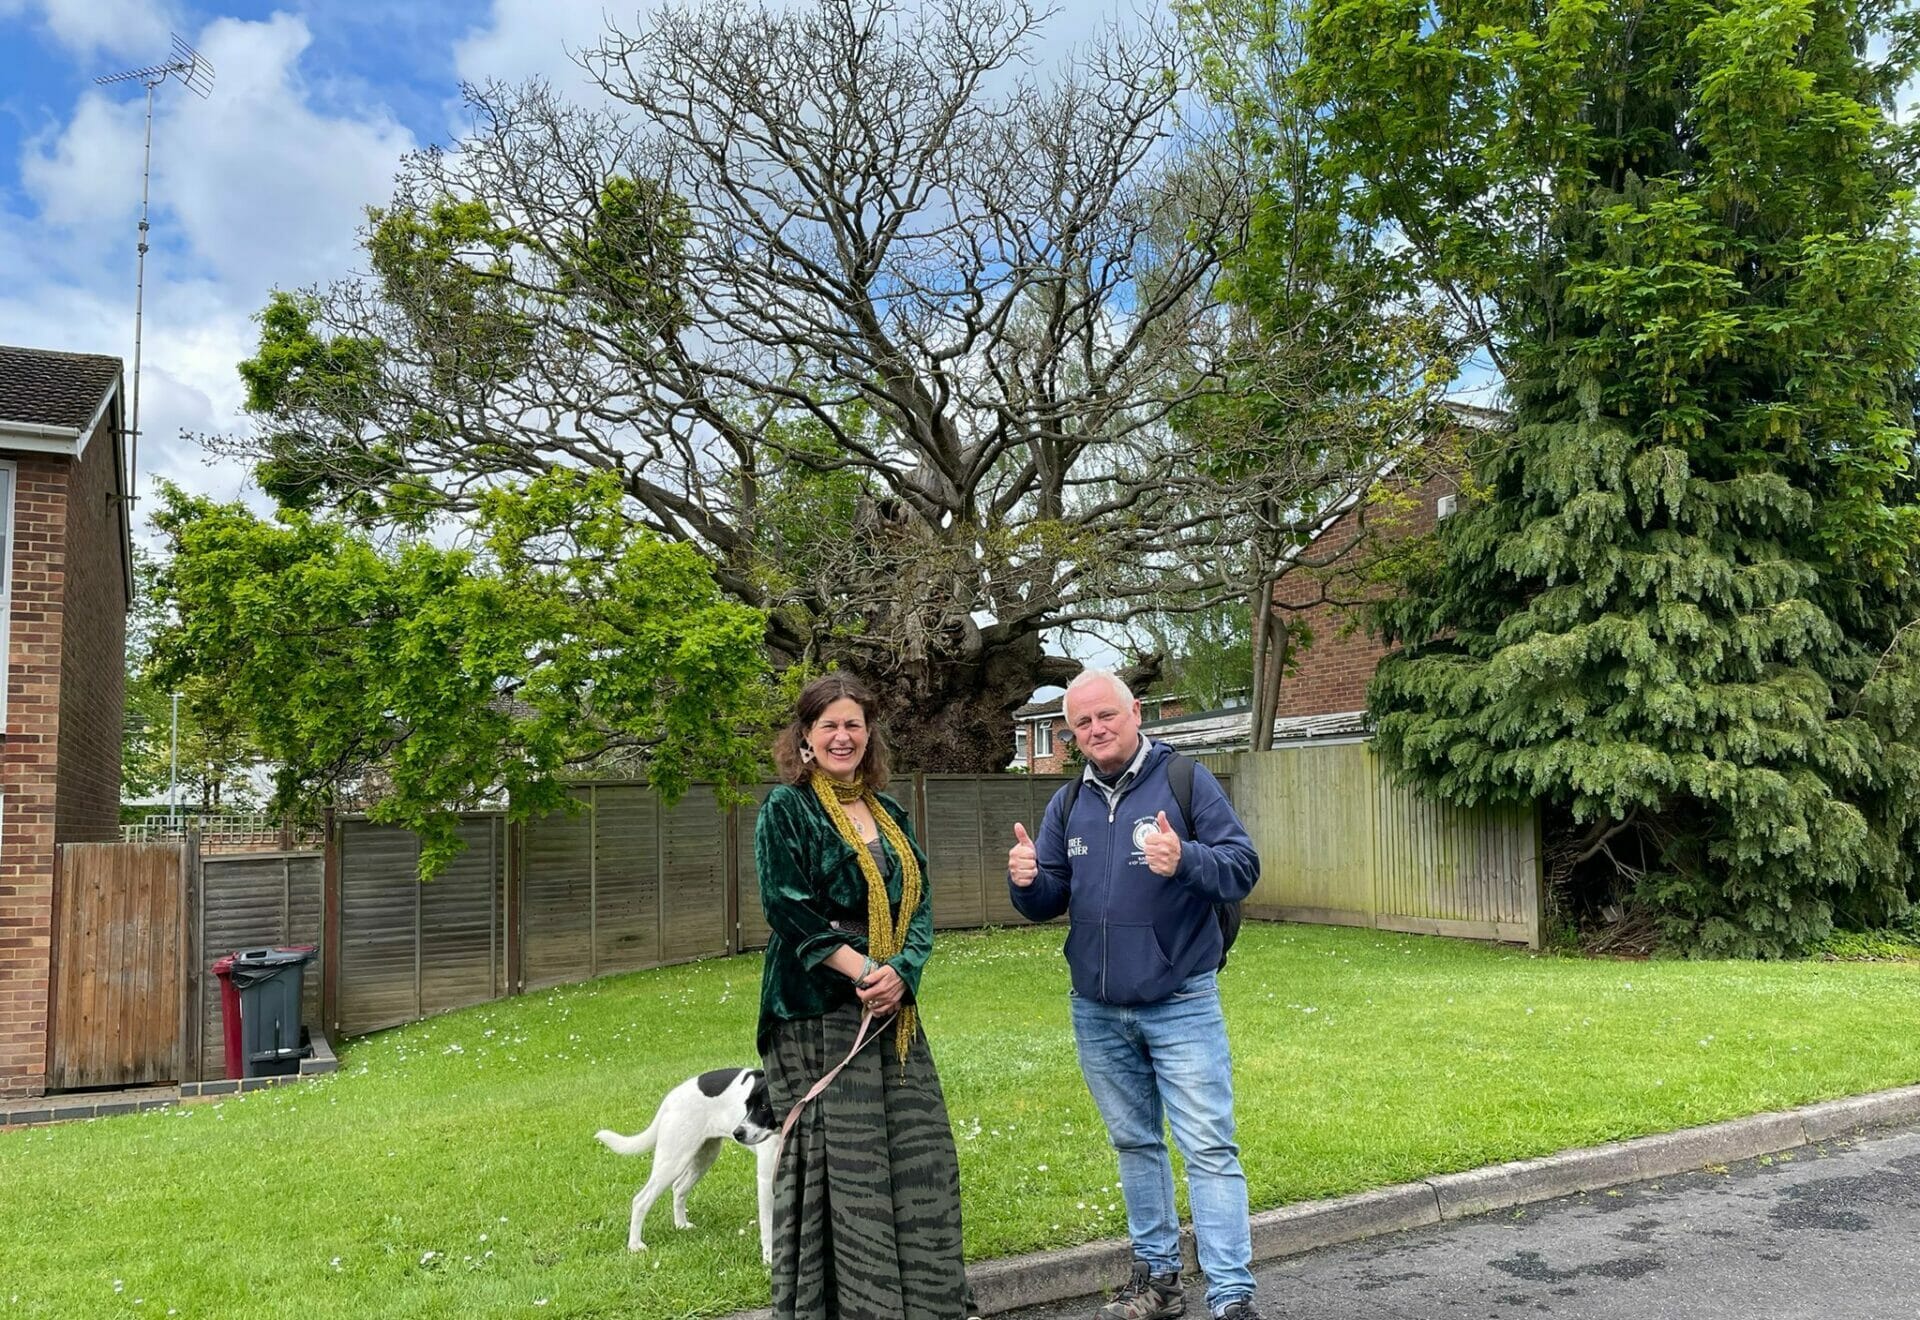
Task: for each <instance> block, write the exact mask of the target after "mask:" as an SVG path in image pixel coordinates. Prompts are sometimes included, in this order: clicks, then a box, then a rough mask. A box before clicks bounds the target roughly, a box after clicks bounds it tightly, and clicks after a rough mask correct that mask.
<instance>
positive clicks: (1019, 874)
mask: <svg viewBox="0 0 1920 1320" xmlns="http://www.w3.org/2000/svg"><path fill="white" fill-rule="evenodd" d="M1038 874H1040V861H1039V858H1038V857H1037V856H1036V855H1035V853H1034V851H1033V840H1032V839H1030V838H1028V837H1027V827H1026V826H1025V825H1022V824H1020V823H1019V822H1018V821H1015V822H1014V825H1013V847H1011V848H1009V849H1008V850H1007V876H1008V878H1010V879H1011V880H1012V881H1013V883H1015V884H1016V885H1019V886H1020V887H1021V888H1022V889H1025V888H1026V887H1027V886H1028V885H1030V884H1032V883H1033V878H1034V877H1035V876H1036V875H1038Z"/></svg>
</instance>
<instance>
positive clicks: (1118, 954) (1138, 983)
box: [1067, 922, 1180, 1004]
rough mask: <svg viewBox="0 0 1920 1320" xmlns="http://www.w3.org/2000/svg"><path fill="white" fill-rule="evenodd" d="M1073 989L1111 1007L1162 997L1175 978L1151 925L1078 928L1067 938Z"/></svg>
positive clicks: (1177, 981)
mask: <svg viewBox="0 0 1920 1320" xmlns="http://www.w3.org/2000/svg"><path fill="white" fill-rule="evenodd" d="M1067 965H1068V966H1069V967H1071V968H1072V969H1073V988H1074V990H1075V992H1076V993H1078V994H1080V995H1081V996H1083V997H1084V998H1088V999H1098V1000H1101V1001H1103V1002H1105V1003H1109V1004H1147V1003H1152V1002H1154V1001H1155V1000H1158V999H1163V998H1165V997H1166V996H1167V995H1168V994H1169V993H1171V991H1172V990H1173V989H1174V987H1175V986H1177V985H1178V984H1179V980H1180V977H1179V974H1178V973H1177V972H1175V971H1174V969H1173V964H1172V963H1171V962H1169V961H1168V960H1167V955H1166V953H1165V951H1164V950H1162V949H1161V947H1160V940H1159V938H1158V937H1157V936H1156V935H1155V934H1154V931H1153V926H1152V924H1151V923H1149V922H1130V923H1124V924H1122V923H1109V924H1107V925H1104V926H1096V925H1084V926H1076V927H1074V928H1073V929H1072V930H1071V931H1069V932H1068V935H1067Z"/></svg>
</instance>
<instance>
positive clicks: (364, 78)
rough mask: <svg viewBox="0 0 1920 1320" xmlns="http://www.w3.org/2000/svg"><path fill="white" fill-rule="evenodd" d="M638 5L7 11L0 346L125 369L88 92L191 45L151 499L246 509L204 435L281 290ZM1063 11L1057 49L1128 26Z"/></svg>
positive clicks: (172, 164) (96, 92) (131, 2)
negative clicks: (481, 88) (201, 66)
mask: <svg viewBox="0 0 1920 1320" xmlns="http://www.w3.org/2000/svg"><path fill="white" fill-rule="evenodd" d="M635 5H636V0H626V3H625V4H622V3H620V2H619V0H399V2H398V3H393V2H391V0H388V2H385V3H376V2H375V0H288V2H286V3H281V4H264V3H249V2H245V0H218V2H216V3H202V2H201V0H0V343H6V344H23V345H28V346H32V347H39V348H53V349H66V350H72V351H79V352H95V353H111V354H116V355H119V356H120V357H122V358H125V359H127V360H128V361H129V362H130V361H131V358H132V351H133V292H134V243H135V228H134V226H135V221H136V219H137V215H138V211H139V196H140V144H141V133H142V112H143V106H144V93H143V91H142V89H141V87H140V86H139V84H137V83H135V84H130V85H122V86H118V87H108V88H101V87H96V86H95V85H94V83H93V79H94V78H95V77H97V76H99V75H102V74H108V73H114V72H118V71H120V70H124V69H129V68H136V67H140V66H145V65H151V64H155V63H158V62H160V61H161V60H163V59H165V58H166V56H167V53H168V50H169V34H170V33H173V32H177V33H179V34H180V35H181V37H182V38H184V39H185V40H186V41H188V42H190V43H191V44H192V45H194V46H195V47H197V48H198V49H199V50H200V51H201V53H202V54H203V55H205V56H206V57H207V59H208V60H209V61H210V62H211V63H212V65H213V67H214V70H215V82H214V88H213V94H212V97H211V98H210V99H208V100H205V101H202V100H199V99H198V98H196V97H194V96H192V95H190V94H189V93H187V92H186V91H185V90H184V89H183V88H182V87H180V86H179V85H178V84H177V83H172V84H169V85H167V86H165V87H163V88H162V90H161V91H160V93H159V97H158V102H157V108H156V113H155V120H154V147H153V205H152V220H153V225H154V228H153V234H152V239H151V242H152V251H151V253H150V254H149V256H148V259H147V295H146V332H145V350H144V355H145V366H144V370H143V372H142V386H141V389H142V399H141V413H142V416H141V430H142V431H143V432H144V437H143V440H142V443H141V459H140V469H141V473H140V482H141V485H142V486H143V487H144V486H146V484H147V482H148V481H149V480H150V479H151V478H152V477H154V476H156V475H161V476H166V477H169V478H171V479H173V480H176V481H179V482H180V483H182V484H183V485H186V486H188V487H189V488H191V489H196V490H202V491H206V492H208V493H210V494H215V495H218V496H221V497H231V496H234V495H246V494H249V492H248V491H247V490H246V483H245V476H244V473H243V472H242V471H241V470H240V469H239V468H238V467H237V466H235V465H234V464H232V463H231V462H227V461H222V460H219V459H215V458H212V457H210V456H209V455H208V454H207V452H206V451H205V450H204V449H203V448H202V447H201V446H200V445H199V444H198V443H197V442H196V441H195V440H193V439H192V438H190V437H191V436H193V435H200V434H207V433H235V432H238V431H240V430H242V429H244V427H245V424H246V419H245V417H244V414H243V413H242V411H241V408H240V402H241V392H240V385H239V380H238V377H237V375H236V374H235V371H234V364H235V363H236V362H238V361H239V360H240V359H241V358H243V357H245V356H247V355H248V353H249V352H250V351H251V347H252V344H253V334H254V326H253V324H252V321H251V317H252V315H253V313H254V312H256V311H257V310H258V309H259V308H260V307H261V306H262V305H263V304H264V303H265V301H266V298H267V296H268V294H269V292H270V291H271V290H273V289H274V288H276V287H279V288H294V287H301V286H305V285H311V284H316V283H322V282H325V281H327V280H330V279H334V278H338V277H340V276H342V275H345V274H348V273H351V272H352V271H353V270H355V269H356V267H357V265H358V252H357V249H356V247H355V231H356V227H357V226H358V224H359V222H360V220H361V217H362V214H363V210H364V208H365V207H366V206H368V205H371V204H376V203H380V202H384V201H385V200H386V199H387V198H388V195H389V193H390V192H391V185H392V179H393V175H394V171H395V168H396V166H397V164H398V162H399V160H400V158H401V156H402V155H403V154H404V153H406V152H408V151H410V150H415V149H417V148H419V147H422V146H426V145H429V144H432V143H446V142H449V141H451V140H453V139H454V138H455V137H456V136H457V135H458V132H459V130H460V128H461V126H462V123H463V115H462V112H461V107H460V95H459V89H460V84H461V82H462V81H463V80H465V81H473V82H481V81H485V80H487V79H494V78H497V79H501V80H504V81H518V80H520V79H524V78H527V77H532V76H540V77H545V78H547V79H549V80H550V81H552V82H553V83H554V84H555V85H556V86H558V87H561V88H572V89H575V90H577V91H578V92H579V93H580V94H581V95H582V96H584V95H585V94H586V91H587V89H586V86H585V83H584V81H583V78H582V76H581V74H580V72H579V70H578V69H577V68H576V67H575V66H574V65H573V64H572V63H571V61H570V60H569V58H568V51H569V50H578V49H580V48H582V47H584V46H587V45H590V44H592V43H593V41H594V40H595V39H596V37H597V36H598V35H599V34H600V33H601V32H602V31H603V22H604V15H605V14H607V13H609V12H611V13H614V14H616V15H620V16H621V17H622V19H623V21H625V20H630V19H631V18H632V17H633V16H634V12H635ZM1060 8H1061V12H1060V14H1059V16H1058V17H1057V18H1056V20H1055V21H1054V23H1053V25H1052V26H1051V27H1050V28H1049V29H1048V31H1047V33H1046V36H1047V38H1048V43H1047V44H1048V48H1049V49H1050V50H1057V49H1059V45H1058V44H1057V43H1059V42H1063V41H1064V42H1069V43H1070V42H1072V41H1075V40H1077V39H1079V38H1081V37H1084V36H1085V35H1087V34H1088V33H1089V31H1090V30H1091V29H1092V28H1093V27H1094V26H1095V25H1096V24H1098V23H1099V22H1101V21H1102V19H1103V16H1105V15H1109V14H1112V13H1114V12H1116V11H1119V10H1121V9H1122V5H1121V4H1120V3H1119V0H1067V3H1065V4H1063V5H1062V6H1061V7H1060ZM1132 8H1133V6H1132V5H1131V4H1130V3H1129V4H1126V5H1125V6H1124V10H1125V12H1131V11H1132ZM628 25H629V26H631V23H630V22H629V23H628Z"/></svg>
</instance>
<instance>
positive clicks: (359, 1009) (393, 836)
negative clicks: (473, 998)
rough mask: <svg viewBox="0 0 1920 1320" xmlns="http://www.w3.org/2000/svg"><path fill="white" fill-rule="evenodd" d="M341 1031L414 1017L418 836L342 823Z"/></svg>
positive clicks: (353, 1031)
mask: <svg viewBox="0 0 1920 1320" xmlns="http://www.w3.org/2000/svg"><path fill="white" fill-rule="evenodd" d="M335 846H336V847H338V848H339V850H340V859H339V864H340V955H339V956H340V971H339V985H340V991H339V1002H338V1004H337V1005H336V1009H337V1011H338V1013H339V1016H340V1029H341V1030H342V1031H344V1032H346V1033H347V1034H349V1035H358V1034H359V1033H361V1032H365V1031H377V1030H379V1029H380V1028H381V1027H391V1026H395V1025H397V1024H399V1023H402V1022H411V1021H413V1020H414V1019H415V1018H417V1017H418V1016H419V1012H420V996H419V970H420V969H419V960H420V941H419V938H418V931H419V920H420V903H421V893H420V880H419V868H420V841H419V839H418V838H417V837H416V836H415V835H413V834H412V833H411V832H410V831H407V830H402V829H394V828H391V827H389V826H384V825H374V824H370V823H369V822H366V821H358V820H355V821H342V822H341V823H340V826H339V833H338V835H337V843H336V845H335Z"/></svg>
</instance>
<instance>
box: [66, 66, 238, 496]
mask: <svg viewBox="0 0 1920 1320" xmlns="http://www.w3.org/2000/svg"><path fill="white" fill-rule="evenodd" d="M169 78H177V79H179V80H180V83H181V85H182V86H184V87H185V88H186V89H187V90H188V91H190V92H192V93H193V94H194V95H195V96H198V97H199V98H200V99H201V100H203V101H204V100H205V99H206V98H207V96H208V95H209V94H210V93H212V91H213V66H212V65H211V64H209V63H207V57H206V56H204V55H202V54H201V53H200V52H199V51H197V50H195V49H194V48H193V47H192V46H189V45H188V44H187V43H186V42H184V41H182V40H181V39H180V38H179V36H178V35H177V34H174V35H173V53H172V54H170V55H169V56H168V57H167V58H166V59H165V60H164V61H162V62H161V63H159V64H152V65H148V66H147V67H146V68H144V69H126V70H123V71H122V72H120V73H109V74H107V75H105V76H104V77H100V78H95V79H94V80H93V81H94V82H95V83H97V84H98V85H100V86H102V87H105V86H109V85H111V84H114V83H130V82H137V83H143V84H145V85H146V89H147V143H146V150H145V154H144V155H143V156H142V157H141V162H140V245H139V260H138V261H137V263H136V265H135V267H134V271H135V273H134V283H133V398H132V402H131V405H130V412H131V417H130V419H129V421H128V423H127V491H126V500H127V503H129V504H132V503H134V502H136V500H137V499H138V498H139V497H138V496H137V495H136V494H135V493H134V479H135V473H136V472H137V471H138V468H139V454H140V318H141V313H142V310H143V304H144V303H145V301H146V293H147V233H148V230H149V229H150V228H151V226H150V225H148V223H147V198H148V194H149V193H150V191H151V184H152V180H153V94H154V93H155V92H156V91H158V90H159V89H160V85H161V84H162V83H164V82H166V81H167V80H168V79H169Z"/></svg>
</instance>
